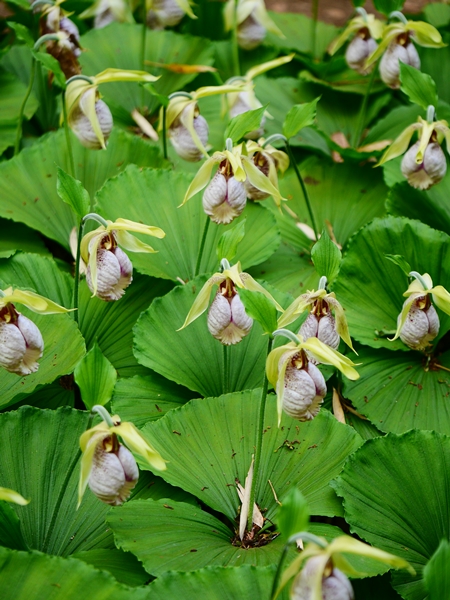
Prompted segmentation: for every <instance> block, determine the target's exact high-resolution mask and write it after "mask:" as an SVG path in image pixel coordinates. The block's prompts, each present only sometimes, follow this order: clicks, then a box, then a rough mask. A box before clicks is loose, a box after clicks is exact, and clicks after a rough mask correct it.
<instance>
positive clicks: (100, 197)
mask: <svg viewBox="0 0 450 600" xmlns="http://www.w3.org/2000/svg"><path fill="white" fill-rule="evenodd" d="M190 181H191V179H190V177H189V176H188V175H186V174H184V173H175V172H167V171H159V170H153V169H137V168H136V167H134V166H132V167H128V168H127V169H126V171H125V172H124V173H123V174H122V175H121V176H120V177H117V178H115V179H113V180H111V181H109V182H108V183H107V184H106V185H104V186H103V188H102V190H101V191H100V192H99V193H98V194H97V199H96V200H97V208H98V210H99V212H100V213H101V214H102V215H104V216H105V217H106V218H108V219H111V220H115V219H116V218H117V217H121V216H123V215H124V214H126V215H127V218H128V219H131V220H134V221H139V222H143V223H146V224H148V225H156V226H158V227H161V229H163V231H165V233H166V237H165V238H164V239H162V240H157V239H156V238H152V239H151V241H150V243H151V245H152V247H153V248H155V250H158V254H144V253H131V254H130V256H131V259H132V260H133V264H134V265H135V266H136V268H137V269H139V270H140V271H141V272H143V273H146V274H147V275H153V276H155V277H164V278H167V279H173V280H179V279H180V278H181V279H183V280H185V281H186V280H188V279H192V277H193V276H194V273H195V266H196V263H197V257H198V252H199V249H200V244H201V239H202V234H203V230H204V227H205V223H206V219H209V217H207V216H206V215H205V213H204V212H203V209H202V207H201V198H200V195H197V196H196V197H194V198H192V199H191V200H190V201H189V202H188V203H187V204H186V205H184V206H182V207H180V208H178V207H179V205H180V204H181V202H182V201H183V197H184V194H185V193H186V190H187V188H188V186H189V183H190ZM130 197H132V198H133V203H132V204H130V203H129V198H130ZM244 218H245V219H246V223H245V231H246V235H245V238H244V239H243V240H242V242H241V243H240V244H239V247H238V249H237V254H236V257H235V262H237V261H238V260H240V261H241V264H242V267H243V268H244V269H245V268H246V267H248V266H250V265H254V264H258V263H260V262H262V261H263V260H265V259H266V258H268V257H269V256H270V255H271V254H272V253H273V252H274V251H275V250H276V248H277V247H278V244H279V234H278V231H277V228H276V225H275V221H274V218H273V217H272V215H271V214H270V213H269V212H268V211H266V210H265V209H264V208H263V207H261V206H257V205H255V204H253V203H249V204H248V206H247V207H246V209H245V210H244V212H243V214H242V215H241V217H240V219H244ZM225 230H226V227H225V226H224V225H220V226H218V225H216V224H215V223H210V225H209V229H208V234H207V238H206V243H205V247H204V250H203V254H202V260H201V262H200V273H213V272H215V271H217V269H218V266H219V265H218V259H217V252H216V248H217V244H218V241H219V239H220V236H221V235H222V234H223V232H224V231H225ZM143 239H144V238H143ZM147 240H148V238H147V239H146V240H145V241H147Z"/></svg>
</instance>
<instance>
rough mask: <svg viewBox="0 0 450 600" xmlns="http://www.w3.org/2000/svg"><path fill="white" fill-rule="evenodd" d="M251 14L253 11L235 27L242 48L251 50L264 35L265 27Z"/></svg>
mask: <svg viewBox="0 0 450 600" xmlns="http://www.w3.org/2000/svg"><path fill="white" fill-rule="evenodd" d="M253 14H254V11H253V12H252V13H250V14H249V16H248V17H247V18H246V19H244V21H242V23H239V25H238V27H237V40H238V44H239V46H240V47H241V48H243V49H244V50H253V48H256V47H257V46H259V44H260V43H261V42H262V41H263V39H264V38H265V37H266V28H265V27H264V26H263V25H261V23H259V22H258V21H257V20H256V19H255V18H254V16H253Z"/></svg>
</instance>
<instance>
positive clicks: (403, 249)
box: [333, 217, 450, 350]
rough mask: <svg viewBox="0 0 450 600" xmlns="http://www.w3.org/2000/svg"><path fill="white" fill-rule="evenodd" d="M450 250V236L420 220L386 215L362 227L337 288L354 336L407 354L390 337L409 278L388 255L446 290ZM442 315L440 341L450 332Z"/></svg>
mask: <svg viewBox="0 0 450 600" xmlns="http://www.w3.org/2000/svg"><path fill="white" fill-rule="evenodd" d="M449 252H450V245H449V237H448V235H446V234H445V233H442V232H440V231H435V230H434V229H430V228H429V227H428V226H427V225H423V224H422V223H420V222H419V221H410V220H409V219H404V218H394V217H387V218H384V219H375V220H374V221H373V222H372V223H370V224H369V225H368V226H367V227H364V228H363V229H362V230H361V231H360V232H359V233H358V234H357V235H356V236H355V238H354V239H353V241H352V244H351V246H350V248H349V250H348V252H347V254H346V256H345V257H344V259H343V261H342V263H341V269H340V271H339V275H338V278H337V281H336V283H335V284H334V286H333V291H334V292H336V296H337V298H338V299H339V301H340V302H341V303H342V305H343V306H344V307H345V309H346V317H347V321H348V324H349V328H350V333H351V335H352V337H354V338H355V339H356V340H358V341H359V342H362V343H363V344H367V345H368V346H372V347H374V348H379V347H385V348H389V349H390V350H398V349H401V350H408V348H407V347H406V346H405V345H404V344H403V342H401V341H400V340H396V341H395V342H390V341H388V339H387V338H388V337H393V334H392V332H395V330H396V328H397V316H398V314H399V313H400V311H401V308H402V305H403V302H404V300H405V298H404V297H403V293H404V292H405V291H406V289H407V287H408V279H407V277H406V276H405V275H403V273H402V271H401V270H400V268H399V267H398V266H396V265H395V264H394V263H392V262H391V261H390V260H388V259H387V258H386V257H385V256H384V255H385V254H394V255H395V254H400V255H402V256H403V257H404V258H405V260H406V261H407V262H408V263H409V264H410V265H411V268H412V269H413V270H414V271H419V272H420V273H429V274H430V275H431V278H432V280H433V283H434V285H444V286H445V285H446V283H447V282H448V280H449V275H450V273H449V272H448V266H447V265H448V264H449ZM447 285H448V284H447ZM438 312H439V318H440V321H441V328H440V335H439V336H438V338H437V339H439V337H441V336H442V335H443V334H444V333H445V332H446V331H447V330H448V329H450V318H449V317H448V316H447V315H445V314H444V313H442V312H441V311H439V309H438ZM436 341H437V340H436Z"/></svg>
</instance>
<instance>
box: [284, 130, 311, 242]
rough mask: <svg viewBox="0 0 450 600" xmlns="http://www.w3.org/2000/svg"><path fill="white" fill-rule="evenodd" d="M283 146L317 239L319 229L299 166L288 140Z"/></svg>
mask: <svg viewBox="0 0 450 600" xmlns="http://www.w3.org/2000/svg"><path fill="white" fill-rule="evenodd" d="M285 146H286V152H287V153H288V156H289V160H290V162H291V165H292V166H293V167H294V171H295V174H296V176H297V179H298V182H299V184H300V187H301V188H302V192H303V196H304V198H305V203H306V208H307V209H308V213H309V218H310V219H311V225H312V228H313V230H314V233H315V234H316V240H318V239H319V230H318V229H317V226H316V222H315V220H314V215H313V211H312V208H311V203H310V201H309V196H308V191H307V189H306V186H305V182H304V181H303V177H302V176H301V174H300V171H299V168H298V167H297V163H296V162H295V157H294V154H293V152H292V148H291V145H290V144H289V141H288V140H286V142H285Z"/></svg>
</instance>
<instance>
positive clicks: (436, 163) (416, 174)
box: [401, 142, 447, 190]
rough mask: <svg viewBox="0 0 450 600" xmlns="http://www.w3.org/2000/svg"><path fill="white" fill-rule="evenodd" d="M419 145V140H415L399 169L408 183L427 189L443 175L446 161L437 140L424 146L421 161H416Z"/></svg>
mask: <svg viewBox="0 0 450 600" xmlns="http://www.w3.org/2000/svg"><path fill="white" fill-rule="evenodd" d="M419 145H420V142H416V143H415V144H414V145H413V146H411V148H410V149H409V150H408V151H407V152H406V154H405V155H404V157H403V160H402V165H401V169H402V173H403V175H404V176H405V177H406V179H407V180H408V183H409V185H412V186H413V187H415V188H417V189H419V190H427V189H428V188H429V187H431V186H432V185H435V184H436V183H439V182H440V181H441V179H442V178H443V177H444V175H445V174H446V172H447V161H446V160H445V154H444V152H443V151H442V148H441V147H440V145H439V144H438V143H437V142H430V143H429V144H428V146H427V147H426V148H425V152H424V155H423V161H422V162H421V163H417V162H416V155H417V150H418V149H419Z"/></svg>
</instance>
